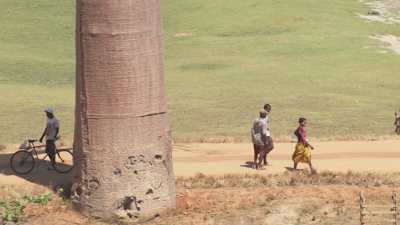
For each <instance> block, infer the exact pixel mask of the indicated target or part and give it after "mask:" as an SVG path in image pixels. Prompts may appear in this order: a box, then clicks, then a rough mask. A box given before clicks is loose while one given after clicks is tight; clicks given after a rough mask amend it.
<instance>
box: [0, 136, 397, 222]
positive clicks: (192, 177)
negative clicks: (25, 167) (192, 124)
mask: <svg viewBox="0 0 400 225" xmlns="http://www.w3.org/2000/svg"><path fill="white" fill-rule="evenodd" d="M314 145H315V147H316V150H314V151H313V160H314V164H315V167H316V168H317V170H318V174H317V175H310V174H309V173H308V171H307V170H300V171H292V170H291V166H292V162H291V160H290V158H291V154H292V151H293V147H294V143H277V144H276V145H275V149H274V151H273V152H272V153H271V155H270V159H269V160H270V163H271V165H270V166H268V167H267V168H266V169H265V170H259V171H256V170H253V169H251V168H249V163H248V162H249V161H251V160H252V146H251V144H175V145H174V156H173V157H174V169H175V173H176V175H177V210H175V211H173V212H169V213H167V214H166V215H160V217H159V218H156V219H154V220H152V221H148V222H145V221H144V223H143V224H146V225H150V224H151V225H153V224H160V225H167V224H168V225H172V224H177V225H186V224H188V225H189V224H204V225H215V224H221V225H228V224H229V225H231V224H255V225H257V224H267V225H268V224H271V225H280V224H282V225H290V224H293V225H294V224H299V225H300V224H302V225H307V224H316V225H317V224H318V225H320V224H332V225H334V224H335V225H338V224H342V225H344V224H346V225H351V224H359V204H358V195H359V192H360V191H363V192H364V193H365V195H366V198H367V204H369V205H382V204H383V205H386V206H387V207H386V208H380V209H372V208H371V209H370V210H371V211H383V212H390V207H391V201H392V200H391V194H392V192H393V191H397V192H399V193H400V173H399V172H396V171H400V163H398V161H399V160H400V149H399V146H400V141H395V140H392V141H372V142H319V143H314ZM13 148H15V146H9V147H8V148H7V149H5V150H3V151H1V154H0V166H1V167H0V169H1V175H0V189H1V191H0V193H1V194H0V202H7V201H11V200H15V199H19V198H21V197H22V196H24V195H40V194H42V193H45V192H46V191H49V189H53V190H54V188H57V187H66V188H67V187H68V185H69V184H70V179H71V178H70V176H69V175H60V174H57V173H56V172H54V171H48V170H47V166H46V165H45V164H46V162H42V163H41V164H42V165H40V166H39V167H38V168H36V169H35V170H34V171H33V172H32V173H31V174H30V175H26V176H15V175H14V174H13V173H12V172H11V171H10V169H9V168H8V159H9V156H10V154H11V153H12V151H13ZM303 168H305V167H304V166H303ZM349 171H350V172H349ZM65 194H66V195H68V193H65ZM0 211H1V208H0ZM48 212H52V213H48ZM369 219H370V220H371V221H372V220H374V221H377V222H378V224H390V223H383V221H384V220H385V219H390V215H386V217H385V216H381V217H379V216H377V215H376V216H374V215H371V217H370V218H369ZM19 221H20V222H19V223H20V224H32V225H39V224H40V225H64V224H65V225H67V224H68V225H70V224H77V225H105V224H110V223H102V222H98V221H95V220H93V219H88V218H83V217H82V216H80V215H79V214H78V213H76V212H74V211H73V210H72V209H71V205H70V202H69V201H68V200H63V199H62V198H59V197H57V195H56V194H54V195H53V196H52V200H51V201H49V203H48V204H44V205H43V204H33V203H32V204H31V203H30V204H28V205H26V206H25V207H24V210H23V215H21V216H20V219H19ZM0 224H1V222H0ZM11 224H12V223H11ZM120 224H123V223H120Z"/></svg>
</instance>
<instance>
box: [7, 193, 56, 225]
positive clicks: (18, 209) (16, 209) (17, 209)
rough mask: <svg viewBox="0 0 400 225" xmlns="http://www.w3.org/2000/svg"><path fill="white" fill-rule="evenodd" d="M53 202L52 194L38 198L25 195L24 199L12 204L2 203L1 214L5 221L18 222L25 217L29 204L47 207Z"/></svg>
mask: <svg viewBox="0 0 400 225" xmlns="http://www.w3.org/2000/svg"><path fill="white" fill-rule="evenodd" d="M50 200H51V194H50V193H46V194H42V195H38V196H28V195H25V196H24V197H23V198H22V199H18V200H13V201H10V202H0V212H1V214H2V215H1V216H2V218H3V221H6V222H18V221H19V220H20V218H21V216H22V215H23V212H24V208H25V206H26V205H27V204H28V203H33V204H40V205H46V204H47V203H48V202H49V201H50Z"/></svg>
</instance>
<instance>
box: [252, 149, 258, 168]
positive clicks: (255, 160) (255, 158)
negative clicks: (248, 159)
mask: <svg viewBox="0 0 400 225" xmlns="http://www.w3.org/2000/svg"><path fill="white" fill-rule="evenodd" d="M253 148H254V159H253V168H254V169H257V160H258V155H259V153H260V151H259V146H257V145H253Z"/></svg>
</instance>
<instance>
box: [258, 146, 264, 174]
mask: <svg viewBox="0 0 400 225" xmlns="http://www.w3.org/2000/svg"><path fill="white" fill-rule="evenodd" d="M265 157H266V151H265V148H261V149H260V151H259V159H258V164H257V169H258V168H262V166H263V160H264V158H265Z"/></svg>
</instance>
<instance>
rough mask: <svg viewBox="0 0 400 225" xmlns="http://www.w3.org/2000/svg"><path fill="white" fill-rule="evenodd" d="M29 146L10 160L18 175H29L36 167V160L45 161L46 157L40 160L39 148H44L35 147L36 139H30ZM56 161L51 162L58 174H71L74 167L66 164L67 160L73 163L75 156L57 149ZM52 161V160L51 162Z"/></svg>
mask: <svg viewBox="0 0 400 225" xmlns="http://www.w3.org/2000/svg"><path fill="white" fill-rule="evenodd" d="M27 142H28V143H29V144H28V146H26V147H25V148H22V149H21V148H20V149H19V150H18V151H17V152H15V153H14V154H13V155H12V156H11V158H10V167H11V169H12V170H13V171H14V172H15V173H17V174H28V173H29V172H31V171H32V170H33V168H34V167H35V163H36V162H35V161H36V160H45V159H46V158H47V157H48V154H47V153H46V156H45V157H44V158H42V159H40V158H39V154H38V152H37V150H36V149H37V148H39V147H43V145H42V146H37V145H35V142H37V140H36V139H28V140H27ZM55 151H56V156H55V161H54V162H51V165H52V167H53V168H54V170H55V171H56V172H58V173H69V172H70V171H71V170H72V169H73V165H69V164H66V163H65V162H66V161H67V160H70V161H71V162H72V161H73V154H72V152H71V151H70V150H69V149H60V150H59V149H57V148H56V150H55ZM50 161H51V160H50Z"/></svg>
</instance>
